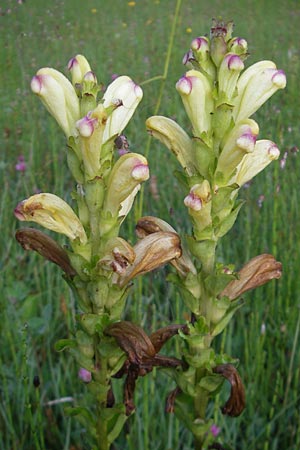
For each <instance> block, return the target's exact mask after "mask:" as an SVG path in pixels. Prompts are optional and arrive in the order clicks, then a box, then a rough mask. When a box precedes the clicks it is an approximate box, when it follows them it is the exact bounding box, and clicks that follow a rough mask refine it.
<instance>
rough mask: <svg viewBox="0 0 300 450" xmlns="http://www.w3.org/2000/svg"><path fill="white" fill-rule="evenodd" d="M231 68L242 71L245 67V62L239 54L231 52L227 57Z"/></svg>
mask: <svg viewBox="0 0 300 450" xmlns="http://www.w3.org/2000/svg"><path fill="white" fill-rule="evenodd" d="M225 59H226V61H227V65H228V69H229V70H236V71H238V72H240V71H241V70H243V69H244V63H243V61H242V60H241V58H240V57H239V56H238V55H232V54H229V55H227V56H226V57H225Z"/></svg>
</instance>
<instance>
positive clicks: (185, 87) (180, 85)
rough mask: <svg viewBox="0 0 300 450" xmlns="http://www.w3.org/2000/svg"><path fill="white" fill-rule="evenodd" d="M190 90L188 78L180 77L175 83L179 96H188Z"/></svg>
mask: <svg viewBox="0 0 300 450" xmlns="http://www.w3.org/2000/svg"><path fill="white" fill-rule="evenodd" d="M192 88H193V85H192V81H191V80H190V78H189V77H181V78H180V79H179V80H178V81H177V83H176V89H177V91H178V92H179V93H180V94H184V95H189V94H190V93H191V92H192Z"/></svg>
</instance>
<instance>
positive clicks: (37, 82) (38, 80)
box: [30, 75, 43, 94]
mask: <svg viewBox="0 0 300 450" xmlns="http://www.w3.org/2000/svg"><path fill="white" fill-rule="evenodd" d="M42 86H43V76H42V75H35V76H34V77H33V78H32V80H31V83H30V87H31V90H32V92H33V93H34V94H40V92H41V90H42Z"/></svg>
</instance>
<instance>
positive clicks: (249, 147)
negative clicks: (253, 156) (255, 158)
mask: <svg viewBox="0 0 300 450" xmlns="http://www.w3.org/2000/svg"><path fill="white" fill-rule="evenodd" d="M256 137H257V136H256V135H254V134H252V133H251V132H250V133H244V134H242V135H241V136H240V137H239V138H238V139H237V141H236V144H237V146H238V147H239V148H240V149H241V150H244V151H246V152H248V153H249V152H253V150H254V147H255V143H256Z"/></svg>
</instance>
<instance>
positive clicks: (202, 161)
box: [194, 136, 215, 184]
mask: <svg viewBox="0 0 300 450" xmlns="http://www.w3.org/2000/svg"><path fill="white" fill-rule="evenodd" d="M202 140H203V142H202V141H201V140H199V139H195V140H194V146H195V152H194V153H195V165H196V168H197V170H198V172H199V174H201V175H202V177H203V178H204V179H209V174H210V167H211V166H212V164H213V162H214V158H215V156H214V152H213V150H212V148H211V139H208V138H207V136H205V139H202ZM194 184H196V183H194Z"/></svg>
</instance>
